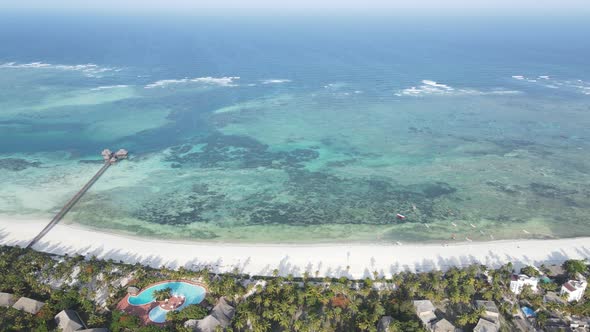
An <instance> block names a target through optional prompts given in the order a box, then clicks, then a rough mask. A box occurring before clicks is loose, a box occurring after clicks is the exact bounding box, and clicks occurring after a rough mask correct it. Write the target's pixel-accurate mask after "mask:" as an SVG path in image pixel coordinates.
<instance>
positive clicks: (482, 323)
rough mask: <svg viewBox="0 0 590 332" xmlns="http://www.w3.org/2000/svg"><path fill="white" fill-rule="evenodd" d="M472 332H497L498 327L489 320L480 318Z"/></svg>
mask: <svg viewBox="0 0 590 332" xmlns="http://www.w3.org/2000/svg"><path fill="white" fill-rule="evenodd" d="M473 332H498V326H497V325H496V324H494V323H492V322H490V321H489V320H485V319H483V318H480V319H479V321H478V322H477V325H476V326H475V328H473Z"/></svg>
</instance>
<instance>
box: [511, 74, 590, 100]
mask: <svg viewBox="0 0 590 332" xmlns="http://www.w3.org/2000/svg"><path fill="white" fill-rule="evenodd" d="M512 77H513V78H516V79H518V80H521V81H524V82H528V83H532V84H535V85H538V86H541V87H544V88H548V89H554V90H556V89H562V90H565V91H570V92H576V93H581V94H584V95H590V82H586V81H584V80H581V79H575V80H562V79H555V78H553V77H551V76H549V75H539V76H537V77H536V78H528V77H526V76H520V75H517V76H512Z"/></svg>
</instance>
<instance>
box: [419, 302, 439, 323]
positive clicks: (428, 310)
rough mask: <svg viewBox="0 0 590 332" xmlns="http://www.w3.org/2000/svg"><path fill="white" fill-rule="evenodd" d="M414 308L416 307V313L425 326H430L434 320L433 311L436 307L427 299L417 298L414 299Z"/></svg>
mask: <svg viewBox="0 0 590 332" xmlns="http://www.w3.org/2000/svg"><path fill="white" fill-rule="evenodd" d="M414 308H415V309H416V315H417V316H418V318H420V320H421V321H422V323H423V324H424V326H425V327H427V328H430V326H431V324H432V322H433V321H434V320H436V315H435V314H434V312H435V311H436V308H435V307H434V305H432V302H430V301H429V300H417V301H414Z"/></svg>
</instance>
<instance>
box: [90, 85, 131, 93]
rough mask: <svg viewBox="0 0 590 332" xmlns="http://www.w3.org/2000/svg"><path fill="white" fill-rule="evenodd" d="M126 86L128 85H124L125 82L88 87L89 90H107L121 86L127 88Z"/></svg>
mask: <svg viewBox="0 0 590 332" xmlns="http://www.w3.org/2000/svg"><path fill="white" fill-rule="evenodd" d="M127 87H129V85H125V84H118V85H103V86H98V87H96V88H92V89H90V91H100V90H109V89H121V88H127Z"/></svg>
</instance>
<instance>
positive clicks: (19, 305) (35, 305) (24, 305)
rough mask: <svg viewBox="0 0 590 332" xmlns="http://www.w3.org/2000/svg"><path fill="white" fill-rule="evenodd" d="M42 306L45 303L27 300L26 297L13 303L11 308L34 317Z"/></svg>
mask: <svg viewBox="0 0 590 332" xmlns="http://www.w3.org/2000/svg"><path fill="white" fill-rule="evenodd" d="M44 305H45V303H43V302H40V301H36V300H33V299H29V298H28V297H21V298H20V299H18V301H16V302H15V303H14V305H13V306H12V307H13V308H14V309H17V310H22V311H25V312H28V313H30V314H33V315H35V314H36V313H38V312H39V311H40V310H41V308H43V306H44Z"/></svg>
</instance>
